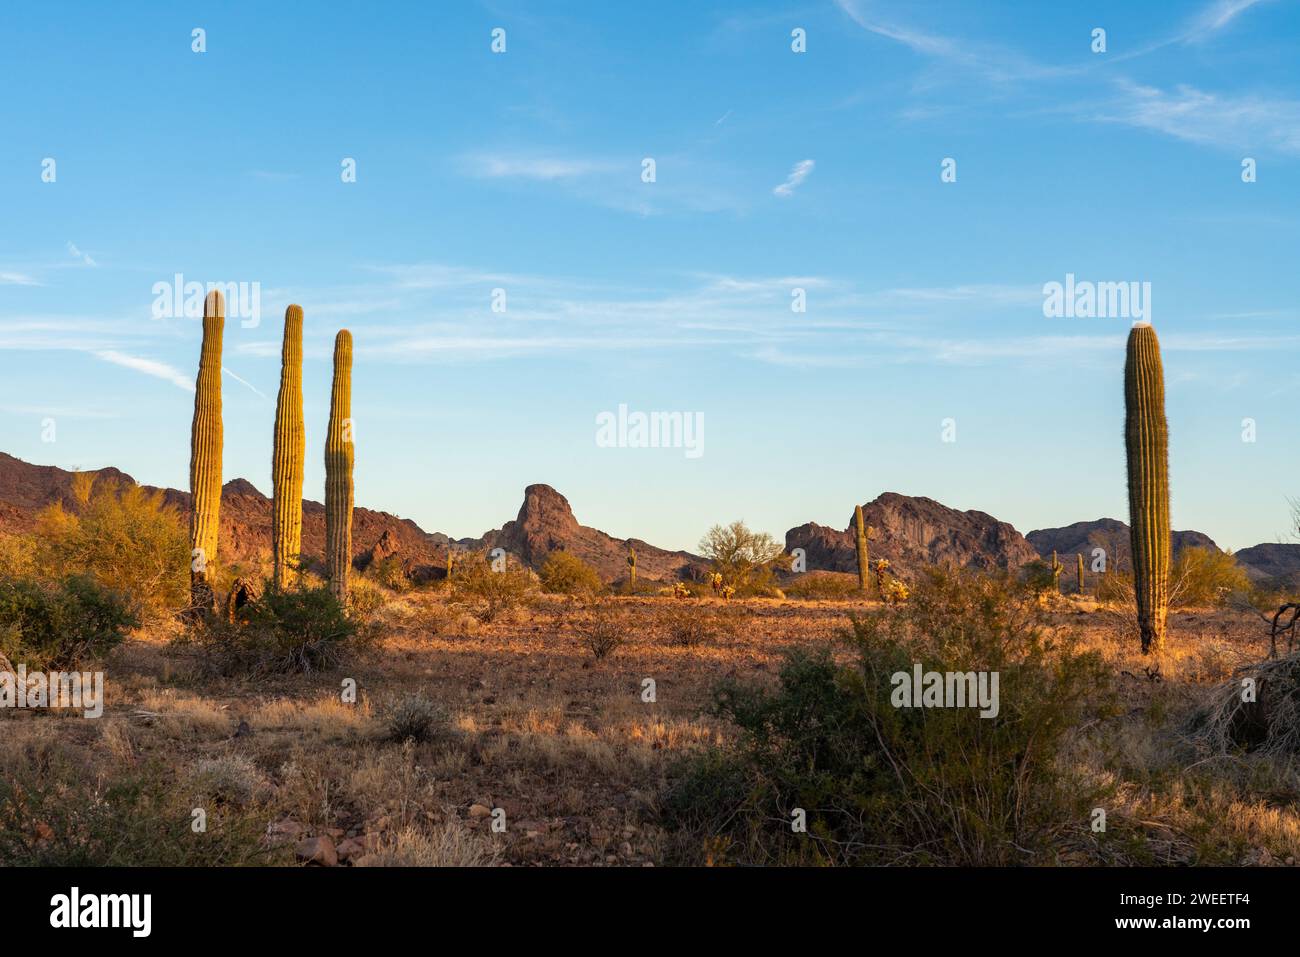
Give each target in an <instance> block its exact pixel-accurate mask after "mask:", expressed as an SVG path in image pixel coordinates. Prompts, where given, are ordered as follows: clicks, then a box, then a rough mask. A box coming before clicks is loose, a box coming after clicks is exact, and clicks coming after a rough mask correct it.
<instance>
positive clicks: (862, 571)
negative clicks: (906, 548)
mask: <svg viewBox="0 0 1300 957" xmlns="http://www.w3.org/2000/svg"><path fill="white" fill-rule="evenodd" d="M853 523H854V525H856V526H857V537H858V587H859V588H861V589H862V590H863V591H866V590H867V588H868V587H869V586H870V584H871V561H870V557H871V556H870V555H869V554H868V552H867V526H866V525H865V524H864V520H863V518H862V506H861V505H855V506H853Z"/></svg>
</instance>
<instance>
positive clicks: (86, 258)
mask: <svg viewBox="0 0 1300 957" xmlns="http://www.w3.org/2000/svg"><path fill="white" fill-rule="evenodd" d="M68 252H69V253H71V254H72V258H73V259H80V260H81V262H82V263H83V264H85V265H87V266H98V265H99V263H97V262H95V260H94V259H93V258H91V255H90V253H86V252H82V251H81V250H80V249H78V248H77V244H76V243H74V242H72V241H71V240H69V241H68Z"/></svg>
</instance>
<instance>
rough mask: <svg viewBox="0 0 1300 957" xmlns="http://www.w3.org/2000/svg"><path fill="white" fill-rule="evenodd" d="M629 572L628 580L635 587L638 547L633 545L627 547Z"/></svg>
mask: <svg viewBox="0 0 1300 957" xmlns="http://www.w3.org/2000/svg"><path fill="white" fill-rule="evenodd" d="M627 574H628V582H629V583H630V584H631V585H632V587H633V588H635V587H636V549H635V548H633V547H632V546H631V545H629V546H628V547H627Z"/></svg>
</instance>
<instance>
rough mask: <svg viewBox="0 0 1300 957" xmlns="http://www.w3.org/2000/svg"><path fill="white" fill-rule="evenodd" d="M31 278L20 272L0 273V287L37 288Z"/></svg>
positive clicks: (34, 280) (36, 284)
mask: <svg viewBox="0 0 1300 957" xmlns="http://www.w3.org/2000/svg"><path fill="white" fill-rule="evenodd" d="M39 285H40V283H39V282H37V281H36V279H35V278H33V277H32V276H29V275H27V274H26V273H21V272H8V271H0V286H39Z"/></svg>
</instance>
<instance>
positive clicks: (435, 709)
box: [384, 694, 451, 743]
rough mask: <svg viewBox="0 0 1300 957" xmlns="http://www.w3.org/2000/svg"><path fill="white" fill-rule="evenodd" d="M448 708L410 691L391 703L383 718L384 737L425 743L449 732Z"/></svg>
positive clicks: (399, 740)
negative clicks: (391, 705)
mask: <svg viewBox="0 0 1300 957" xmlns="http://www.w3.org/2000/svg"><path fill="white" fill-rule="evenodd" d="M450 728H451V718H450V716H449V715H448V714H447V709H446V708H444V707H442V705H440V704H438V703H436V702H434V701H431V700H430V699H429V698H427V697H425V696H424V695H422V694H411V695H407V696H406V697H404V698H402V699H400V700H399V701H398V702H397V703H396V704H394V705H393V707H392V709H391V710H390V711H389V712H388V714H387V716H386V717H385V719H384V737H385V738H387V739H388V740H389V741H397V742H399V743H400V742H403V741H415V742H418V743H424V742H426V741H433V740H436V739H438V738H440V737H442V736H444V735H446V734H448V733H449V731H450Z"/></svg>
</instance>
